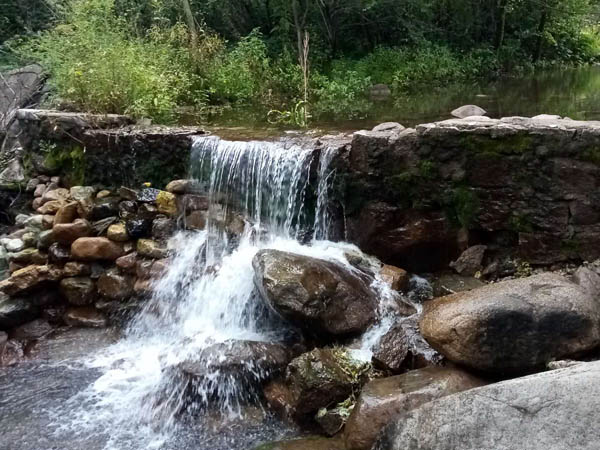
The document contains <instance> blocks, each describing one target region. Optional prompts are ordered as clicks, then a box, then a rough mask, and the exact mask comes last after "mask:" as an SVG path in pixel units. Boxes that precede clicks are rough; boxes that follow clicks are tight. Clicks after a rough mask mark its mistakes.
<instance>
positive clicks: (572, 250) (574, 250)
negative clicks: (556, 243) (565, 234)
mask: <svg viewBox="0 0 600 450" xmlns="http://www.w3.org/2000/svg"><path fill="white" fill-rule="evenodd" d="M581 247H582V244H581V242H580V241H579V240H578V239H576V238H569V239H563V240H562V241H561V242H560V249H561V250H562V251H563V252H564V253H567V254H569V255H570V256H575V255H577V254H579V253H580V252H581Z"/></svg>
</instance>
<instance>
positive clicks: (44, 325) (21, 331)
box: [10, 319, 53, 341]
mask: <svg viewBox="0 0 600 450" xmlns="http://www.w3.org/2000/svg"><path fill="white" fill-rule="evenodd" d="M52 330H53V328H52V326H51V325H50V324H49V323H48V321H47V320H44V319H36V320H34V321H32V322H28V323H25V324H23V325H20V326H18V327H17V328H15V329H14V330H12V331H11V333H10V335H11V338H12V339H17V340H20V341H30V340H34V339H41V338H43V337H44V336H46V335H48V334H49V333H50V332H52Z"/></svg>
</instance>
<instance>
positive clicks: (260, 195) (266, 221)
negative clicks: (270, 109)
mask: <svg viewBox="0 0 600 450" xmlns="http://www.w3.org/2000/svg"><path fill="white" fill-rule="evenodd" d="M192 153H193V156H192V165H191V175H192V176H193V177H194V178H196V179H197V181H198V186H199V187H200V188H201V189H204V190H206V192H207V194H208V197H209V210H208V213H207V225H206V229H205V230H204V231H200V232H191V231H188V232H185V231H184V232H180V233H179V234H178V235H176V236H175V237H174V238H173V239H172V240H171V242H170V246H171V248H172V251H173V257H172V261H171V263H170V265H169V269H168V271H167V273H166V274H165V275H164V276H163V277H162V279H161V280H159V281H158V282H157V283H156V284H155V286H154V294H153V296H152V298H151V299H150V300H149V301H148V303H147V304H146V306H145V307H144V308H143V310H142V311H141V312H140V313H139V314H138V316H137V317H136V318H135V319H134V320H133V321H132V323H131V325H130V327H129V329H128V330H127V333H126V336H125V338H124V339H123V340H122V341H121V342H120V343H118V344H116V345H115V346H113V347H112V348H110V349H109V350H108V351H107V352H106V353H104V354H102V355H101V356H99V357H96V358H95V359H94V360H92V361H91V362H90V365H91V366H93V367H95V368H98V369H100V370H102V371H103V374H102V376H101V377H100V378H99V379H98V380H97V381H96V382H95V383H94V384H93V385H91V386H90V387H89V388H88V389H87V390H86V391H84V392H82V393H81V394H79V395H77V396H75V397H74V398H72V399H71V400H70V404H71V407H72V410H73V413H72V417H70V421H67V422H68V423H69V426H68V428H69V432H73V429H76V430H78V432H80V433H87V434H88V435H93V434H94V433H97V434H98V435H99V436H103V439H104V440H105V441H106V442H107V444H106V446H105V448H111V449H112V448H114V449H129V448H131V449H138V448H160V447H161V446H164V447H163V448H175V447H174V444H173V442H172V439H174V438H173V435H176V434H177V433H173V431H174V430H177V424H178V423H179V422H180V420H179V416H180V415H181V413H182V411H188V412H192V413H198V412H201V413H205V414H209V415H210V413H211V412H215V411H216V412H218V413H219V414H220V415H222V416H226V417H228V418H230V419H232V418H235V417H239V416H241V415H242V412H243V405H244V403H245V401H248V400H252V392H249V391H247V390H246V389H245V386H244V385H243V384H240V380H239V379H237V378H235V377H230V376H227V374H225V373H222V372H221V371H220V370H219V369H218V368H217V369H214V370H212V371H211V370H210V367H213V366H214V367H219V366H218V363H220V362H222V361H220V360H222V356H220V355H219V354H218V353H217V354H216V355H212V358H213V360H209V361H205V360H203V362H202V364H204V368H206V367H208V368H209V370H208V373H205V374H204V375H203V377H202V379H201V380H200V381H198V382H197V383H196V384H195V385H194V392H193V394H194V396H193V397H194V401H193V402H192V403H191V404H190V403H189V402H187V395H186V394H189V392H186V390H187V389H188V386H187V384H186V383H183V382H182V381H181V379H179V378H178V377H177V376H174V375H173V373H176V372H177V368H178V367H179V366H180V365H181V364H182V363H185V362H189V361H194V360H197V359H198V358H199V357H200V356H199V355H205V354H206V353H207V352H210V349H213V348H215V347H214V346H216V345H231V343H232V342H234V343H235V342H239V341H253V342H278V341H283V340H285V339H286V338H288V337H289V336H290V335H293V333H294V331H293V330H290V329H289V328H288V327H287V326H286V325H285V324H284V323H283V322H282V321H281V320H280V319H279V318H278V317H275V316H274V315H273V314H272V313H271V312H270V311H269V310H268V309H267V308H266V307H265V306H264V304H263V302H262V301H260V299H259V297H258V296H257V293H256V290H255V288H254V284H253V276H254V272H253V269H252V259H253V257H254V255H255V254H256V253H257V252H258V251H259V250H260V249H261V248H273V249H278V250H284V251H289V252H294V253H298V254H304V255H307V256H312V257H316V258H322V259H329V260H335V261H337V262H339V263H340V264H343V265H345V266H347V267H348V268H349V270H356V269H355V268H353V267H352V266H351V265H350V264H349V262H348V261H347V258H346V254H347V252H348V251H354V252H356V251H358V249H357V248H356V247H354V246H352V245H349V244H339V243H332V242H329V241H327V240H326V239H327V237H328V230H329V229H330V217H329V214H328V211H327V208H328V198H327V195H328V191H329V190H330V186H331V182H332V179H333V177H334V176H335V173H334V171H333V170H332V169H331V167H330V166H331V161H332V160H333V157H334V156H335V149H326V150H324V151H322V152H320V154H319V152H315V151H312V150H308V149H304V148H302V147H300V146H298V145H294V144H288V145H284V144H282V143H264V142H229V141H222V140H220V139H218V138H214V137H208V138H205V137H202V138H198V139H197V140H196V141H195V143H194V146H193V152H192ZM319 157H320V158H319ZM311 186H316V187H317V192H313V189H311ZM242 218H243V221H242ZM233 223H236V224H237V228H238V230H237V233H232V232H231V227H232V224H233ZM242 224H243V226H242ZM239 228H243V229H239ZM234 235H235V236H234ZM309 241H310V244H309V245H307V244H306V242H309ZM375 284H376V286H373V288H374V289H377V290H378V291H379V293H380V296H381V298H382V299H383V300H384V301H382V305H381V307H382V309H386V310H387V309H389V308H393V307H392V306H390V305H392V304H393V303H394V302H393V296H394V295H395V294H393V293H392V292H391V291H390V289H389V288H387V287H386V286H385V285H384V284H383V283H381V282H376V283H375ZM388 322H389V321H383V322H382V325H381V326H379V327H376V328H375V329H374V330H372V331H371V332H369V333H367V335H366V339H365V340H364V341H363V345H362V347H361V349H362V350H361V352H362V353H365V352H366V353H368V352H369V350H370V346H371V345H372V344H373V342H375V340H376V338H377V337H378V336H380V335H381V334H382V333H383V332H385V331H386V330H387V329H388V328H389V326H390V324H389V323H388ZM390 323H391V322H390ZM366 357H369V355H368V354H367V356H366ZM213 363H215V364H216V365H214V364H213ZM248 370H249V372H251V373H252V374H253V376H255V377H257V378H261V377H262V376H266V375H268V374H266V373H262V372H261V371H260V370H258V368H256V367H249V368H248ZM209 405H210V408H208V406H209ZM132 416H133V417H132ZM61 423H62V424H63V426H62V428H59V430H58V432H60V431H61V429H62V430H63V431H64V427H65V426H64V423H65V420H64V418H63V420H61ZM73 425H75V426H73ZM107 429H108V430H110V431H109V433H106V430H107ZM107 434H108V435H107ZM167 442H169V444H166V443H167ZM246 444H247V443H246V442H242V444H241V445H242V448H245V446H246ZM195 448H211V449H214V448H218V446H216V444H215V443H211V444H210V445H207V446H206V447H202V446H197V447H195ZM223 448H235V445H234V444H232V443H231V442H230V443H228V444H227V445H226V446H224V447H223Z"/></svg>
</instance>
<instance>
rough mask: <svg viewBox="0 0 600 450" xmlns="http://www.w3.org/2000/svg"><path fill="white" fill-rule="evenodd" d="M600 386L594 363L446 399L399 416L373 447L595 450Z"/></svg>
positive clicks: (599, 370)
mask: <svg viewBox="0 0 600 450" xmlns="http://www.w3.org/2000/svg"><path fill="white" fill-rule="evenodd" d="M599 385H600V362H592V363H582V364H580V365H577V366H575V367H571V368H567V369H562V370H553V371H549V372H545V373H541V374H536V375H532V376H528V377H523V378H516V379H513V380H509V381H503V382H501V383H494V384H490V385H488V386H484V387H481V388H477V389H473V390H468V391H466V392H461V393H458V394H455V395H450V396H446V397H443V398H440V399H437V400H433V401H431V402H429V403H426V404H424V405H422V406H420V407H418V408H416V409H413V410H411V411H408V412H405V413H400V414H399V415H398V416H397V418H396V419H394V421H393V422H392V423H391V424H390V425H389V426H388V427H387V428H386V429H385V431H384V433H383V434H382V436H381V437H380V438H379V440H378V442H377V443H376V445H375V446H374V447H373V449H374V450H420V449H428V450H454V449H456V448H460V449H461V450H481V449H489V448H493V449H494V450H512V449H528V450H564V449H566V448H576V449H588V448H593V447H594V445H595V444H593V443H594V442H598V439H600V431H598V429H597V428H596V427H594V426H591V424H590V418H591V417H594V414H595V412H596V411H598V408H600V395H599V394H600V392H598V390H599V388H598V386H599Z"/></svg>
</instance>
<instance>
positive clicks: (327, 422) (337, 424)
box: [315, 407, 347, 436]
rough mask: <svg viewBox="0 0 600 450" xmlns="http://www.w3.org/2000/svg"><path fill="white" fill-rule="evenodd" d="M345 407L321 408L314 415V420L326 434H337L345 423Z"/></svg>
mask: <svg viewBox="0 0 600 450" xmlns="http://www.w3.org/2000/svg"><path fill="white" fill-rule="evenodd" d="M346 412H347V408H344V407H337V408H333V409H326V408H321V409H320V410H319V412H318V413H317V415H316V416H315V421H316V422H317V423H318V424H319V427H320V428H321V430H323V432H324V433H325V434H326V435H327V436H335V435H336V434H338V433H339V432H340V431H341V429H342V428H343V427H344V425H345V423H346V419H347V417H346Z"/></svg>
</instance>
